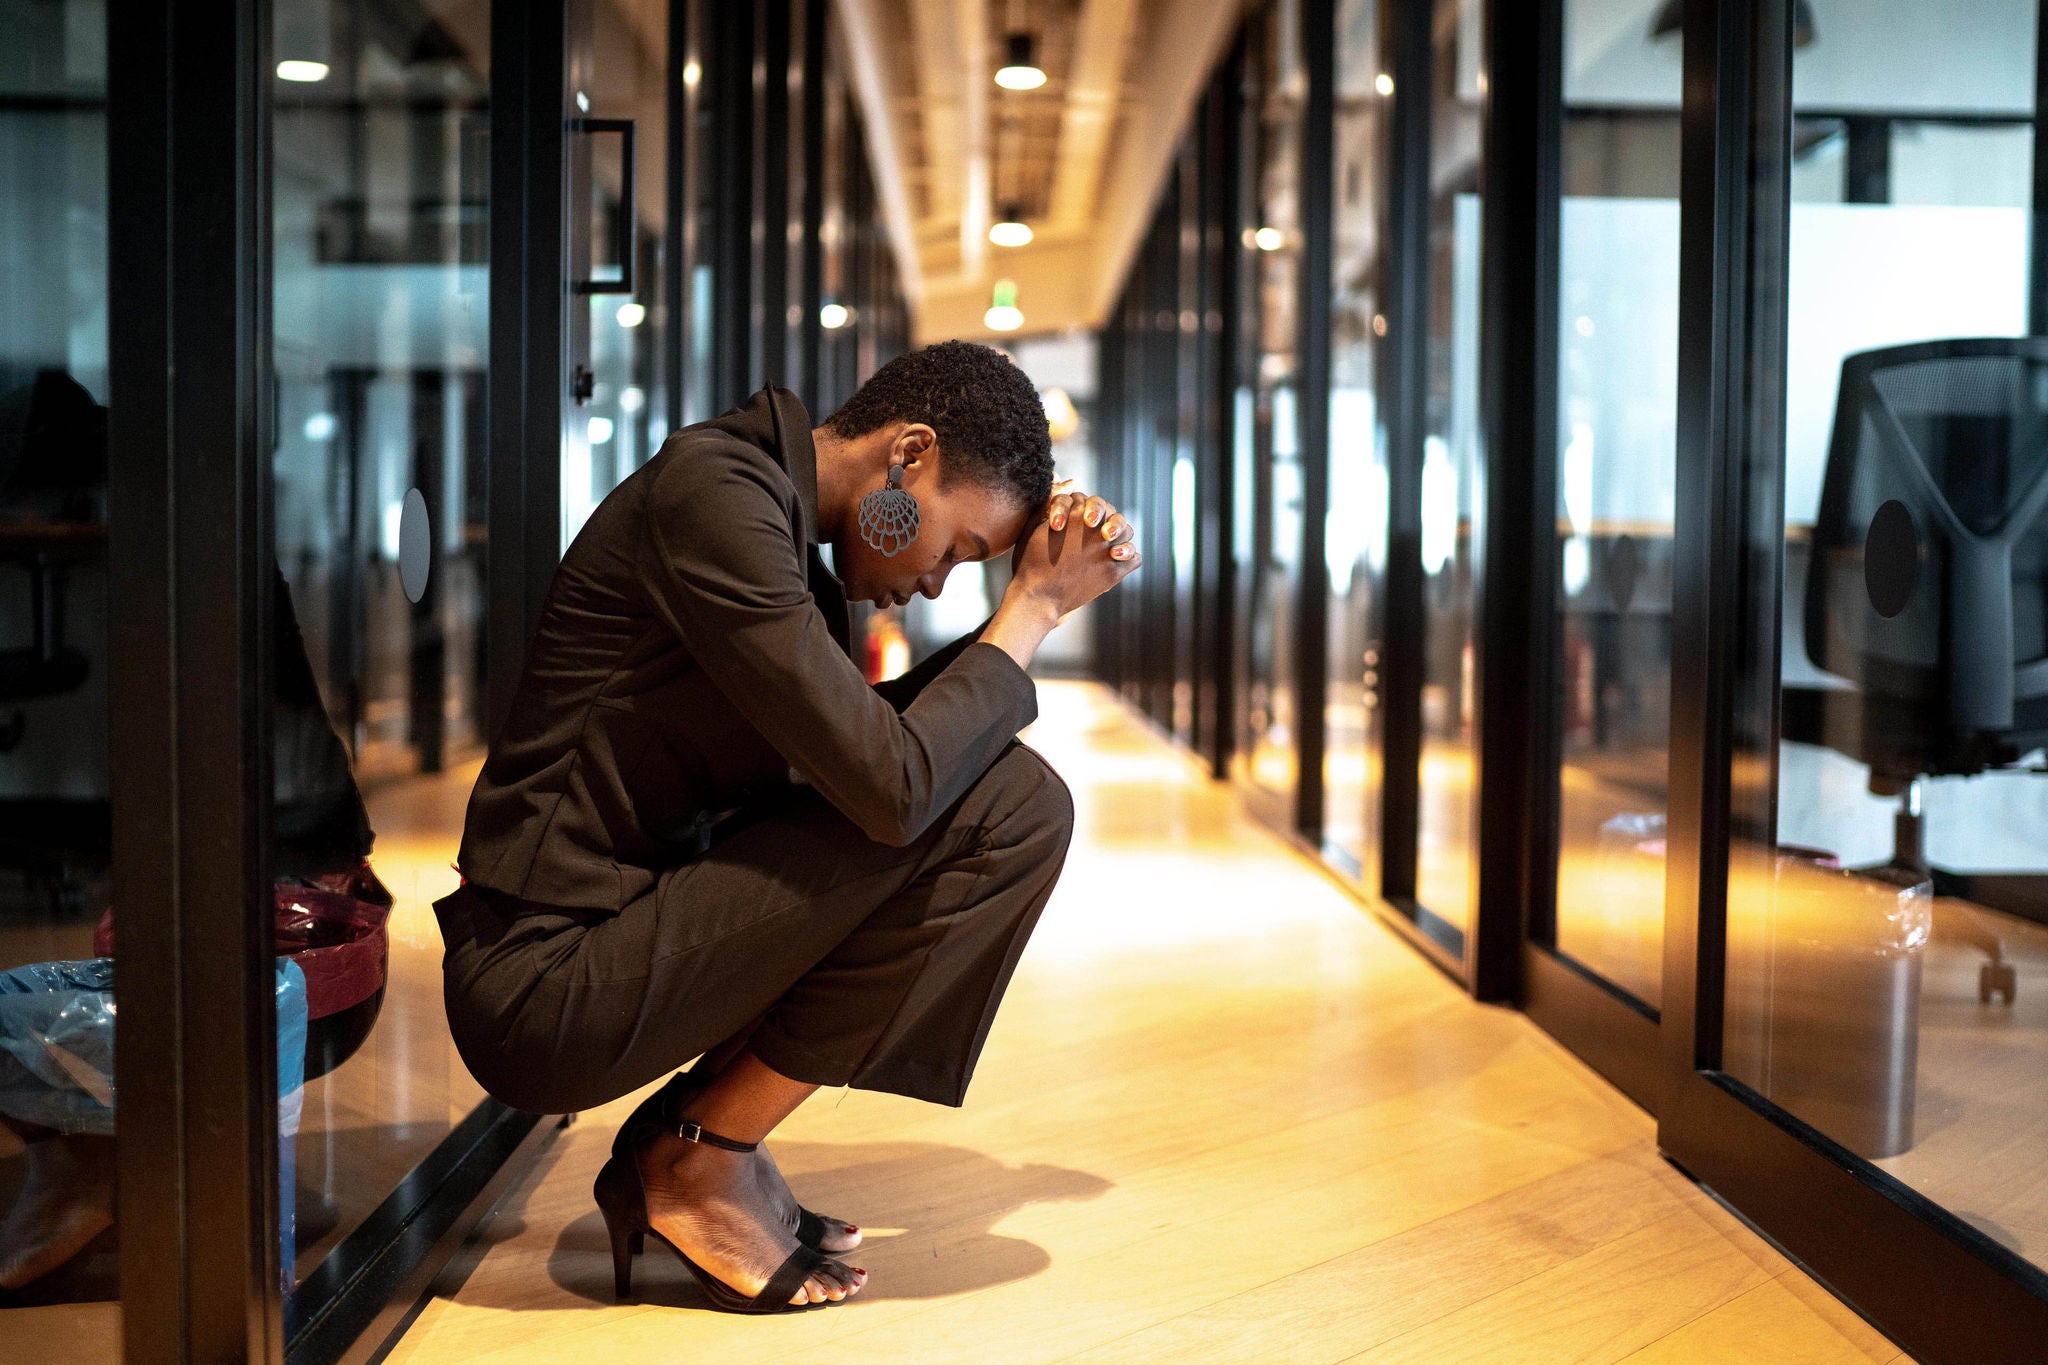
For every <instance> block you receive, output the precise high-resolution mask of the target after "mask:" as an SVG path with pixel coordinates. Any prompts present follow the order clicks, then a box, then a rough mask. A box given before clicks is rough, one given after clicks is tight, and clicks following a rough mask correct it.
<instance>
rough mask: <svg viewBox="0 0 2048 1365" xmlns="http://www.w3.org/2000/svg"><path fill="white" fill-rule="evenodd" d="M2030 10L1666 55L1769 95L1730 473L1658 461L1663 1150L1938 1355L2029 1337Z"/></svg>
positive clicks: (1687, 319) (2037, 78)
mask: <svg viewBox="0 0 2048 1365" xmlns="http://www.w3.org/2000/svg"><path fill="white" fill-rule="evenodd" d="M2039 13H2040V12H2039V8H2038V7H2037V6H2036V5H2034V4H2031V3H2023V2H2022V0H1999V2H1997V3H1987V4H1984V5H1980V6H1977V7H1975V8H1974V9H1973V11H1972V16H1971V22H1970V23H1968V24H1954V23H1951V22H1948V21H1947V19H1946V17H1945V16H1944V15H1943V14H1942V13H1941V12H1939V11H1934V10H1924V9H1921V8H1919V7H1917V6H1913V5H1910V4H1882V5H1877V6H1874V7H1865V8H1863V9H1861V10H1858V11H1856V12H1855V13H1854V14H1853V15H1852V14H1851V13H1849V12H1841V11H1835V10H1831V9H1828V8H1824V7H1822V6H1819V5H1815V6H1813V7H1812V9H1811V10H1810V11H1809V10H1808V8H1807V7H1806V6H1804V5H1799V6H1790V5H1785V6H1779V5H1764V6H1761V7H1758V10H1757V11H1752V12H1751V13H1750V14H1749V15H1747V16H1745V18H1746V19H1748V20H1749V21H1751V22H1754V23H1755V25H1756V27H1755V28H1754V30H1753V31H1751V32H1749V33H1744V32H1742V31H1741V30H1742V28H1743V25H1742V24H1740V23H1738V24H1736V25H1733V26H1726V27H1723V29H1722V30H1721V34H1720V36H1721V39H1722V41H1721V42H1720V43H1718V44H1714V45H1713V46H1712V47H1711V49H1706V50H1702V49H1703V46H1704V43H1705V41H1706V40H1707V38H1708V36H1709V35H1710V34H1712V33H1713V32H1714V30H1713V29H1712V28H1711V27H1709V26H1704V25H1703V26H1701V31H1700V32H1699V33H1698V34H1690V33H1689V34H1688V39H1689V40H1693V39H1698V40H1699V41H1700V44H1701V46H1696V47H1695V48H1694V49H1693V50H1691V51H1689V52H1688V80H1687V88H1688V90H1689V91H1690V90H1693V89H1695V88H1696V87H1697V88H1699V89H1701V90H1702V91H1705V90H1710V89H1712V87H1713V85H1714V80H1702V81H1699V82H1696V81H1695V80H1694V79H1693V77H1694V76H1695V75H1696V74H1697V75H1701V76H1706V75H1708V74H1710V73H1713V74H1714V75H1715V79H1718V80H1720V81H1721V82H1722V89H1721V92H1720V94H1719V96H1718V99H1717V101H1716V103H1717V104H1718V106H1719V107H1720V109H1722V110H1726V109H1728V108H1729V107H1730V104H1729V101H1730V95H1731V94H1732V93H1736V92H1732V91H1730V90H1729V88H1728V87H1729V85H1731V84H1736V83H1737V82H1738V81H1740V80H1741V78H1742V75H1743V74H1744V68H1745V64H1746V63H1747V62H1748V61H1750V60H1752V59H1753V60H1754V62H1755V65H1754V67H1753V68H1752V69H1749V70H1748V71H1747V72H1746V75H1747V78H1748V79H1747V82H1746V85H1747V89H1746V90H1741V91H1740V93H1739V94H1738V95H1737V97H1736V98H1735V99H1734V101H1733V107H1734V108H1735V110H1736V115H1735V119H1730V120H1729V122H1730V123H1733V122H1735V121H1736V120H1739V119H1742V118H1743V117H1744V115H1747V120H1746V122H1747V126H1746V127H1743V128H1742V129H1741V135H1740V136H1739V137H1737V138H1735V139H1731V140H1729V141H1726V142H1723V143H1721V145H1720V148H1719V151H1718V154H1717V155H1718V158H1719V160H1718V168H1719V170H1720V178H1721V180H1722V183H1723V184H1724V185H1727V184H1734V185H1736V186H1739V187H1740V188H1739V189H1738V190H1736V191H1731V192H1730V193H1732V194H1733V195H1734V198H1735V201H1736V203H1737V204H1738V205H1739V206H1741V207H1742V208H1743V209H1744V210H1746V211H1745V212H1737V213H1734V214H1729V215H1725V218H1726V221H1727V222H1728V224H1729V231H1728V233H1727V235H1726V236H1721V235H1716V236H1715V238H1714V240H1713V243H1712V245H1713V253H1714V257H1715V260H1716V261H1717V262H1718V263H1719V266H1720V267H1721V268H1726V267H1728V266H1731V265H1733V266H1735V267H1736V269H1734V270H1732V271H1731V272H1730V274H1729V275H1728V276H1727V277H1725V278H1728V279H1731V280H1733V281H1734V282H1735V283H1736V284H1737V285H1738V286H1739V289H1740V291H1741V292H1739V293H1738V294H1736V295H1735V302H1736V306H1735V307H1734V308H1732V309H1729V308H1725V307H1723V306H1722V305H1723V304H1725V303H1727V302H1728V301H1729V299H1730V294H1729V293H1728V292H1726V291H1724V292H1723V293H1722V295H1721V297H1720V299H1718V300H1717V299H1715V298H1714V297H1713V294H1712V291H1710V290H1709V289H1708V288H1707V284H1708V283H1709V281H1708V280H1707V279H1706V278H1705V274H1706V272H1704V271H1702V272H1698V273H1694V274H1689V280H1690V281H1691V283H1690V284H1689V286H1688V289H1687V294H1686V298H1685V312H1684V314H1683V316H1682V320H1681V331H1682V334H1691V333H1693V332H1694V331H1695V329H1698V335H1699V337H1700V339H1701V340H1702V341H1706V342H1709V343H1710V347H1711V352H1712V354H1713V357H1714V366H1713V374H1714V378H1715V389H1717V390H1718V396H1716V394H1715V393H1714V392H1713V391H1710V390H1706V389H1699V388H1695V389H1693V390H1692V391H1691V392H1692V396H1693V398H1694V400H1695V401H1697V400H1699V399H1702V398H1707V399H1710V400H1712V402H1717V403H1720V404H1723V405H1725V406H1724V407H1723V410H1724V411H1727V412H1731V413H1733V414H1735V417H1734V420H1733V421H1731V422H1729V423H1728V424H1727V425H1726V427H1725V428H1724V439H1725V441H1726V445H1725V446H1724V447H1723V448H1722V449H1720V450H1718V451H1712V450H1710V451H1709V454H1710V463H1712V464H1713V465H1714V466H1715V467H1716V468H1717V469H1718V473H1717V474H1710V475H1708V476H1706V477H1702V478H1695V477H1694V469H1693V467H1691V463H1690V462H1689V461H1686V460H1681V466H1680V467H1681V471H1682V472H1681V478H1680V493H1679V521H1680V538H1679V540H1680V553H1679V556H1678V575H1677V576H1678V581H1679V582H1680V584H1681V585H1685V587H1684V588H1682V590H1681V592H1680V593H1679V594H1678V598H1677V601H1676V604H1675V608H1676V610H1677V611H1678V612H1679V613H1680V614H1681V616H1682V617H1689V618H1690V620H1691V621H1693V622H1694V623H1696V624H1697V625H1698V626H1700V627H1702V629H1699V630H1698V631H1697V632H1693V631H1688V630H1687V629H1685V628H1684V624H1683V620H1681V627H1680V629H1678V630H1677V631H1676V632H1675V638H1674V668H1675V674H1674V676H1675V679H1677V682H1676V683H1675V685H1674V689H1673V695H1674V715H1675V716H1676V717H1677V720H1678V723H1677V724H1675V725H1674V729H1673V734H1674V738H1675V741H1683V742H1684V743H1685V745H1686V746H1687V747H1688V748H1689V749H1690V752H1691V753H1694V754H1697V755H1699V756H1700V758H1701V760H1702V771H1701V773H1700V781H1701V786H1700V795H1699V801H1698V805H1697V807H1696V808H1694V809H1692V810H1688V811H1686V812H1684V814H1683V818H1681V815H1680V812H1679V810H1678V807H1679V805H1680V801H1679V797H1680V793H1681V788H1680V787H1679V786H1678V785H1677V784H1674V789H1673V795H1674V800H1673V806H1674V820H1673V826H1674V829H1676V830H1677V831H1678V834H1679V837H1678V839H1676V840H1675V841H1674V844H1673V847H1674V849H1676V848H1679V847H1681V846H1685V847H1690V848H1691V849H1692V850H1693V852H1694V853H1695V854H1696V857H1697V863H1696V865H1695V866H1693V867H1689V868H1684V869H1679V870H1680V871H1682V872H1684V873H1686V874H1688V875H1674V876H1673V878H1672V879H1671V882H1670V888H1671V892H1672V899H1673V913H1672V914H1671V915H1670V917H1669V919H1668V921H1667V930H1666V932H1667V934H1668V935H1670V936H1671V937H1673V938H1674V940H1676V941H1677V942H1678V943H1679V945H1680V948H1681V951H1683V950H1684V949H1686V948H1690V949H1692V950H1693V951H1694V953H1696V962H1697V970H1696V971H1695V972H1694V973H1691V974H1689V977H1688V979H1686V980H1684V981H1679V980H1677V979H1676V978H1671V979H1667V981H1666V983H1665V985H1666V1001H1665V1004H1666V1010H1667V1014H1670V1012H1671V1011H1672V1010H1673V1006H1674V1004H1675V1005H1676V1006H1677V1015H1676V1017H1677V1019H1678V1021H1679V1022H1680V1023H1681V1024H1682V1025H1683V1034H1684V1036H1685V1037H1686V1041H1687V1042H1688V1044H1689V1052H1690V1055H1689V1056H1688V1058H1687V1061H1688V1062H1689V1063H1690V1065H1689V1066H1688V1067H1687V1068H1686V1073H1685V1074H1684V1076H1683V1079H1682V1080H1679V1081H1676V1082H1674V1086H1675V1089H1674V1091H1673V1094H1672V1098H1671V1102H1670V1103H1668V1104H1667V1106H1666V1108H1665V1112H1664V1113H1663V1115H1662V1116H1661V1117H1662V1125H1661V1128H1660V1140H1661V1141H1662V1143H1663V1145H1664V1146H1665V1148H1666V1149H1667V1150H1668V1151H1670V1152H1671V1153H1672V1154H1673V1156H1674V1157H1675V1158H1676V1159H1678V1160H1680V1161H1682V1162H1683V1163H1684V1164H1685V1165H1686V1167H1687V1169H1688V1170H1690V1171H1692V1172H1693V1173H1694V1174H1695V1175H1696V1176H1698V1177H1699V1178H1700V1179H1701V1180H1702V1181H1703V1182H1704V1183H1706V1184H1707V1185H1709V1186H1710V1187H1713V1188H1714V1189H1716V1190H1717V1191H1718V1192H1720V1193H1722V1194H1723V1195H1725V1196H1726V1197H1727V1198H1729V1200H1730V1202H1732V1203H1733V1204H1734V1205H1735V1206H1736V1207H1737V1208H1739V1209H1741V1210H1742V1211H1743V1212H1744V1213H1745V1214H1746V1215H1747V1216H1749V1217H1751V1218H1752V1219H1754V1220H1755V1221H1756V1222H1757V1223H1758V1224H1759V1225H1760V1226H1762V1227H1763V1229H1764V1230H1765V1231H1766V1232H1768V1233H1770V1234H1771V1235H1772V1236H1773V1237H1775V1238H1776V1239H1777V1240H1779V1241H1780V1242H1781V1243H1782V1244H1783V1245H1784V1246H1785V1247H1786V1248H1787V1250H1788V1251H1789V1252H1790V1253H1791V1254H1793V1255H1794V1256H1795V1257H1797V1258H1799V1259H1800V1260H1801V1261H1803V1262H1804V1263H1806V1264H1807V1265H1809V1266H1811V1267H1812V1268H1813V1270H1814V1272H1815V1273H1816V1274H1818V1275H1820V1276H1821V1277H1822V1278H1824V1279H1826V1280H1827V1281H1828V1282H1829V1283H1830V1284H1831V1285H1832V1286H1834V1287H1835V1288H1836V1289H1837V1290H1839V1291H1840V1292H1841V1293H1843V1294H1844V1295H1845V1296H1846V1297H1847V1298H1848V1299H1850V1301H1851V1302H1853V1303H1855V1304H1856V1305H1857V1307H1859V1308H1860V1309H1861V1310H1862V1311H1863V1312H1864V1313H1865V1314H1866V1315H1868V1316H1869V1317H1870V1318H1871V1319H1872V1320H1873V1321H1874V1322H1875V1323H1876V1324H1877V1325H1878V1326H1879V1327H1881V1328H1883V1329H1884V1330H1885V1331H1886V1332H1887V1333H1888V1334H1889V1335H1891V1336H1892V1337H1893V1338H1894V1339H1895V1340H1897V1341H1898V1342H1899V1343H1900V1345H1901V1346H1903V1347H1905V1348H1906V1350H1908V1351H1909V1352H1910V1353H1912V1354H1913V1355H1914V1356H1915V1357H1916V1358H1920V1359H1926V1360H1934V1361H1941V1360H1991V1359H1998V1360H2018V1359H2032V1358H2035V1357H2036V1356H2038V1354H2039V1349H2040V1342H2041V1341H2042V1340H2043V1339H2044V1338H2048V1273H2044V1272H2048V1183H2044V1181H2043V1179H2042V1176H2041V1167H2040V1162H2039V1160H2038V1156H2039V1153H2040V1152H2041V1151H2042V1150H2043V1144H2044V1142H2048V1085H2044V1083H2043V1080H2042V1077H2043V1075H2044V1074H2048V1067H2044V1066H2043V1061H2044V1057H2048V927H2044V926H2048V895H2044V892H2043V888H2048V854H2044V849H2048V838H2044V834H2048V778H2044V772H2048V625H2044V623H2048V607H2044V603H2048V335H2044V333H2048V277H2044V275H2043V270H2042V258H2041V254H2040V250H2039V246H2040V244H2039V240H2038V234H2039V232H2040V228H2039V226H2038V223H2039V221H2040V213H2041V210H2042V208H2043V205H2044V181H2043V178H2042V176H2041V173H2040V171H2039V170H2038V165H2039V155H2040V153H2039V148H2038V146H2037V126H2038V114H2039V109H2040V99H2041V88H2042V87H2041V82H2042V79H2043V78H2042V74H2041V70H2040V67H2039V66H2038V63H2037V56H2036V53H2037V47H2038V42H2039V38H2040V33H2039V27H2038V26H2039ZM1859 33H1860V34H1862V35H1865V36H1874V35H1876V34H1878V33H1882V34H1884V41H1882V42H1876V41H1860V42H1859V41H1857V40H1856V39H1857V38H1858V36H1859ZM1709 58H1710V60H1709ZM1730 72H1733V73H1737V74H1736V75H1734V76H1733V77H1731V76H1729V75H1727V74H1725V73H1730ZM1695 112H1704V111H1696V110H1694V109H1690V108H1689V109H1688V126H1687V137H1688V139H1689V140H1691V141H1689V144H1688V150H1687V157H1688V161H1690V159H1691V157H1692V156H1693V155H1694V154H1695V151H1696V150H1704V149H1705V148H1708V147H1711V146H1713V139H1712V138H1711V136H1710V135H1709V130H1710V129H1711V127H1712V125H1711V124H1709V123H1705V122H1701V123H1695V122H1694V121H1693V116H1694V114H1695ZM1717 117H1725V116H1724V115H1717ZM1731 131H1732V129H1731ZM1736 171H1739V172H1740V174H1739V175H1731V174H1730V173H1731V172H1736ZM1690 188H1691V185H1690V182H1689V184H1688V189H1690ZM1724 205H1725V201H1724ZM1694 210H1695V203H1694V201H1693V199H1692V198H1691V197H1688V199H1687V209H1686V211H1687V213H1688V215H1690V214H1692V213H1693V212H1694ZM1723 216H1724V215H1717V218H1721V217H1723ZM1702 245H1703V248H1704V246H1705V242H1704V240H1703V242H1702ZM1687 269H1688V271H1689V272H1691V271H1692V270H1693V267H1692V263H1691V262H1690V261H1688V264H1687ZM1710 318H1712V319H1714V320H1715V321H1714V325H1713V326H1710V325H1709V324H1708V321H1707V320H1708V319H1710ZM1730 318H1734V319H1739V320H1741V321H1740V325H1739V326H1737V327H1733V328H1729V327H1727V325H1726V323H1727V320H1728V319H1730ZM1715 327H1719V328H1722V329H1725V330H1718V331H1717V330H1715ZM1708 350H1709V347H1708V346H1702V347H1701V348H1700V350H1699V352H1698V354H1700V355H1701V356H1702V358H1704V356H1705V355H1706V354H1707V353H1708ZM1688 382H1690V379H1689V380H1688ZM1710 407H1711V403H1709V404H1702V411H1704V410H1707V409H1708V408H1710ZM1691 425H1692V424H1691V423H1690V422H1689V421H1688V422H1681V430H1686V429H1687V428H1689V427H1690V426H1691ZM1682 439H1687V438H1682ZM1694 518H1696V520H1694ZM1689 526H1690V527H1693V528H1697V534H1693V533H1690V532H1689V529H1688V528H1689ZM1700 570H1706V572H1700ZM1688 589H1689V590H1688ZM1695 640H1697V645H1696V644H1695ZM1717 652H1718V653H1719V656H1720V657H1721V658H1723V659H1725V660H1726V661H1727V662H1728V664H1729V668H1728V671H1727V673H1726V674H1724V675H1720V677H1719V680H1718V681H1717V675H1716V674H1715V672H1714V671H1713V669H1712V668H1711V667H1710V665H1711V662H1712V659H1713V658H1714V656H1715V654H1716V653H1717ZM1688 683H1689V684H1690V685H1688ZM1695 696H1697V697H1698V699H1699V700H1698V701H1697V702H1695V700H1694V697H1695ZM1696 707H1697V708H1698V709H1696ZM1716 712H1718V713H1719V714H1718V719H1717V717H1716ZM1679 752H1680V744H1679V743H1678V742H1675V743H1674V756H1676V755H1678V753H1679ZM1686 804H1688V805H1690V804H1691V802H1690V800H1688V801H1687V803H1686ZM1691 897H1696V898H1697V914H1696V918H1695V917H1694V916H1691V915H1688V914H1685V913H1683V912H1684V911H1685V910H1687V909H1689V908H1690V907H1688V906H1686V905H1685V904H1684V902H1685V901H1686V900H1687V899H1689V898H1691ZM1695 936H1696V937H1695ZM1694 991H1697V995H1694V994H1693V992H1694Z"/></svg>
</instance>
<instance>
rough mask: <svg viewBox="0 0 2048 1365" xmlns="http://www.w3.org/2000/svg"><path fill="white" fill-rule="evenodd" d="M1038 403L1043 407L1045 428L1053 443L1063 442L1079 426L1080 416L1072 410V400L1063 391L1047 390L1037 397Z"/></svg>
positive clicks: (1056, 389)
mask: <svg viewBox="0 0 2048 1365" xmlns="http://www.w3.org/2000/svg"><path fill="white" fill-rule="evenodd" d="M1038 401H1039V402H1041V403H1043V404H1044V405H1045V426H1046V431H1047V433H1048V434H1049V435H1050V436H1051V437H1052V438H1053V440H1055V441H1064V440H1066V439H1067V438H1068V437H1069V436H1072V435H1073V434H1074V433H1075V432H1076V431H1077V430H1079V429H1080V426H1081V414H1080V413H1078V412H1076V411H1075V410H1074V400H1073V399H1071V398H1069V397H1068V396H1067V391H1066V390H1065V389H1059V388H1053V389H1047V390H1046V391H1045V392H1044V393H1042V394H1040V395H1038Z"/></svg>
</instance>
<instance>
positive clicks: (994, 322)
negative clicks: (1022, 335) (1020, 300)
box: [981, 280, 1024, 332]
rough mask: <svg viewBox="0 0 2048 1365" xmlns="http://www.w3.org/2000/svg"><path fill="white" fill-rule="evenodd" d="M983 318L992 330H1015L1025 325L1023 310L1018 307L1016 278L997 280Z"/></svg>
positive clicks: (983, 321)
mask: <svg viewBox="0 0 2048 1365" xmlns="http://www.w3.org/2000/svg"><path fill="white" fill-rule="evenodd" d="M981 320H982V323H983V324H984V325H985V326H986V327H987V328H988V329H989V330H990V331H991V332H1014V331H1016V330H1017V329H1018V328H1019V327H1022V326H1023V325H1024V313H1023V310H1022V309H1020V308H1018V307H1017V282H1016V281H1015V280H997V281H996V287H995V292H994V294H993V295H992V296H991V298H990V299H989V310H988V311H987V312H986V313H983V314H982V315H981Z"/></svg>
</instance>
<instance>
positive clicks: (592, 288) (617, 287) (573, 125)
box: [569, 118, 640, 294]
mask: <svg viewBox="0 0 2048 1365" xmlns="http://www.w3.org/2000/svg"><path fill="white" fill-rule="evenodd" d="M569 131H570V132H572V133H588V134H591V135H593V136H595V135H597V134H600V133H616V134H618V138H619V222H618V240H619V278H618V279H616V280H599V279H596V278H591V279H587V280H572V281H570V284H569V288H570V290H571V292H573V293H577V294H630V293H632V292H633V258H634V256H636V255H637V254H638V253H637V252H636V251H634V249H633V247H634V243H635V240H636V238H637V236H638V233H639V228H640V219H639V216H638V215H637V214H635V213H634V211H633V120H631V119H629V118H572V119H570V120H569ZM592 179H593V181H594V180H595V177H592ZM591 268H592V270H593V272H595V269H596V262H594V261H593V262H592V263H591Z"/></svg>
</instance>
